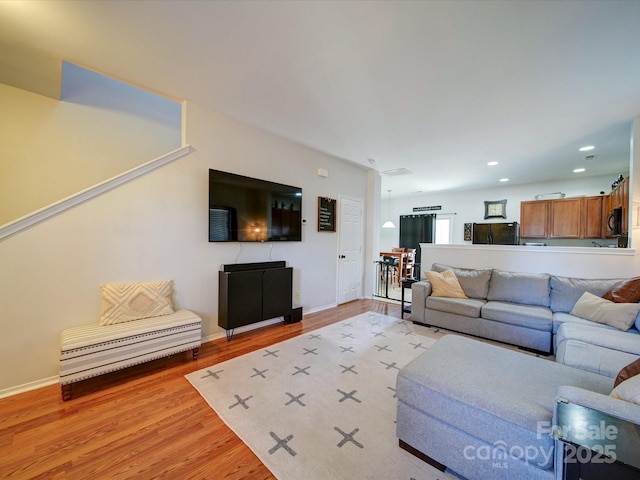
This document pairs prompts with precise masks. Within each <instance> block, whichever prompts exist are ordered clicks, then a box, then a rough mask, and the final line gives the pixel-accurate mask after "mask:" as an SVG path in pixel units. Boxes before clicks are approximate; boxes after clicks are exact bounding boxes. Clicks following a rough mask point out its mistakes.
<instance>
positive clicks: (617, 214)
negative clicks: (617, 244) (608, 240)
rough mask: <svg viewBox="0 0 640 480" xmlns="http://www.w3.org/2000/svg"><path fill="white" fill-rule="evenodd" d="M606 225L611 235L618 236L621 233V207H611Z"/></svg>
mask: <svg viewBox="0 0 640 480" xmlns="http://www.w3.org/2000/svg"><path fill="white" fill-rule="evenodd" d="M607 225H608V226H609V230H611V232H612V233H613V236H615V237H619V236H621V235H622V207H618V208H614V209H613V211H612V212H611V213H610V214H609V218H608V219H607Z"/></svg>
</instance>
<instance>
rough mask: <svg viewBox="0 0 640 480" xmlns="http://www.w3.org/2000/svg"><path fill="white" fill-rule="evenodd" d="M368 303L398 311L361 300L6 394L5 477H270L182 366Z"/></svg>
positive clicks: (319, 323)
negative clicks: (68, 394) (68, 395)
mask: <svg viewBox="0 0 640 480" xmlns="http://www.w3.org/2000/svg"><path fill="white" fill-rule="evenodd" d="M367 311H377V312H380V313H384V314H387V315H391V316H395V317H400V306H399V305H397V304H392V303H385V302H380V301H375V300H358V301H355V302H351V303H348V304H345V305H341V306H339V307H337V308H332V309H330V310H325V311H322V312H318V313H315V314H311V315H308V316H305V318H304V319H303V320H302V322H299V323H295V324H278V325H273V326H270V327H265V328H262V329H259V330H254V331H251V332H247V333H242V334H236V335H234V337H233V340H232V341H231V342H227V341H226V339H220V340H216V341H213V342H209V343H206V344H204V345H203V346H202V348H201V349H200V357H199V359H198V360H197V361H195V362H194V361H192V360H191V359H190V358H191V352H188V353H184V354H178V355H174V356H172V357H169V358H166V359H160V360H156V361H153V362H149V363H146V364H144V365H139V366H136V367H131V368H129V369H126V370H121V371H120V372H114V373H112V374H108V375H103V376H101V377H98V378H95V379H91V380H86V381H84V382H80V383H79V384H76V385H74V397H73V399H72V400H70V401H67V402H62V399H61V396H60V387H59V385H52V386H50V387H45V388H41V389H38V390H34V391H31V392H27V393H23V394H20V395H15V396H12V397H9V398H5V399H0V478H16V479H32V478H42V479H85V478H92V479H106V478H108V479H124V478H136V479H152V478H170V479H181V480H182V479H222V478H224V479H248V478H250V479H252V480H253V479H271V478H274V477H273V476H272V475H271V473H270V472H269V471H268V470H267V469H266V468H265V466H264V465H263V464H262V463H261V462H260V460H258V458H257V457H256V456H255V455H254V454H253V453H252V452H251V450H249V448H248V447H246V446H245V445H244V443H242V442H241V441H240V439H239V438H238V437H236V435H235V434H234V433H233V432H232V431H231V430H230V429H229V428H228V427H227V426H226V425H225V424H224V423H223V422H222V420H220V418H218V416H217V415H216V414H215V412H214V411H213V410H212V409H211V408H210V407H209V406H208V405H207V403H206V402H205V401H204V400H203V399H202V397H201V396H200V395H199V394H198V393H197V392H196V391H195V390H194V389H193V387H191V385H190V384H189V383H188V382H187V381H186V380H185V378H184V375H185V374H187V373H190V372H192V371H195V370H199V369H201V368H205V367H207V366H210V365H213V364H215V363H218V362H222V361H224V360H228V359H230V358H234V357H237V356H239V355H242V354H245V353H247V352H250V351H253V350H257V349H259V348H264V347H266V346H269V345H272V344H274V343H277V342H280V341H282V340H286V339H288V338H291V337H294V336H296V335H300V334H303V333H305V332H309V331H311V330H314V329H317V328H320V327H323V326H325V325H329V324H331V323H334V322H337V321H340V320H344V319H346V318H349V317H352V316H354V315H357V314H359V313H363V312H367ZM3 368H10V366H8V365H5V366H4V367H3Z"/></svg>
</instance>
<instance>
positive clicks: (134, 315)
mask: <svg viewBox="0 0 640 480" xmlns="http://www.w3.org/2000/svg"><path fill="white" fill-rule="evenodd" d="M100 290H101V291H102V312H101V314H100V325H113V324H116V323H123V322H131V321H133V320H140V319H142V318H151V317H159V316H162V315H170V314H172V313H173V312H174V310H173V301H172V299H171V295H172V294H173V280H160V281H156V282H135V283H111V284H104V285H101V286H100Z"/></svg>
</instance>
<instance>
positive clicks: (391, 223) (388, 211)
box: [382, 190, 396, 228]
mask: <svg viewBox="0 0 640 480" xmlns="http://www.w3.org/2000/svg"><path fill="white" fill-rule="evenodd" d="M387 192H389V201H388V203H387V219H388V220H387V221H386V222H384V223H383V224H382V228H396V226H395V224H394V223H393V222H392V221H391V190H387Z"/></svg>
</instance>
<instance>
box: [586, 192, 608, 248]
mask: <svg viewBox="0 0 640 480" xmlns="http://www.w3.org/2000/svg"><path fill="white" fill-rule="evenodd" d="M605 206H606V197H605V196H603V195H599V196H597V197H585V199H584V219H583V232H582V236H583V238H602V237H603V235H602V232H603V226H604V221H605V220H606V216H605V214H606V210H605Z"/></svg>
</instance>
